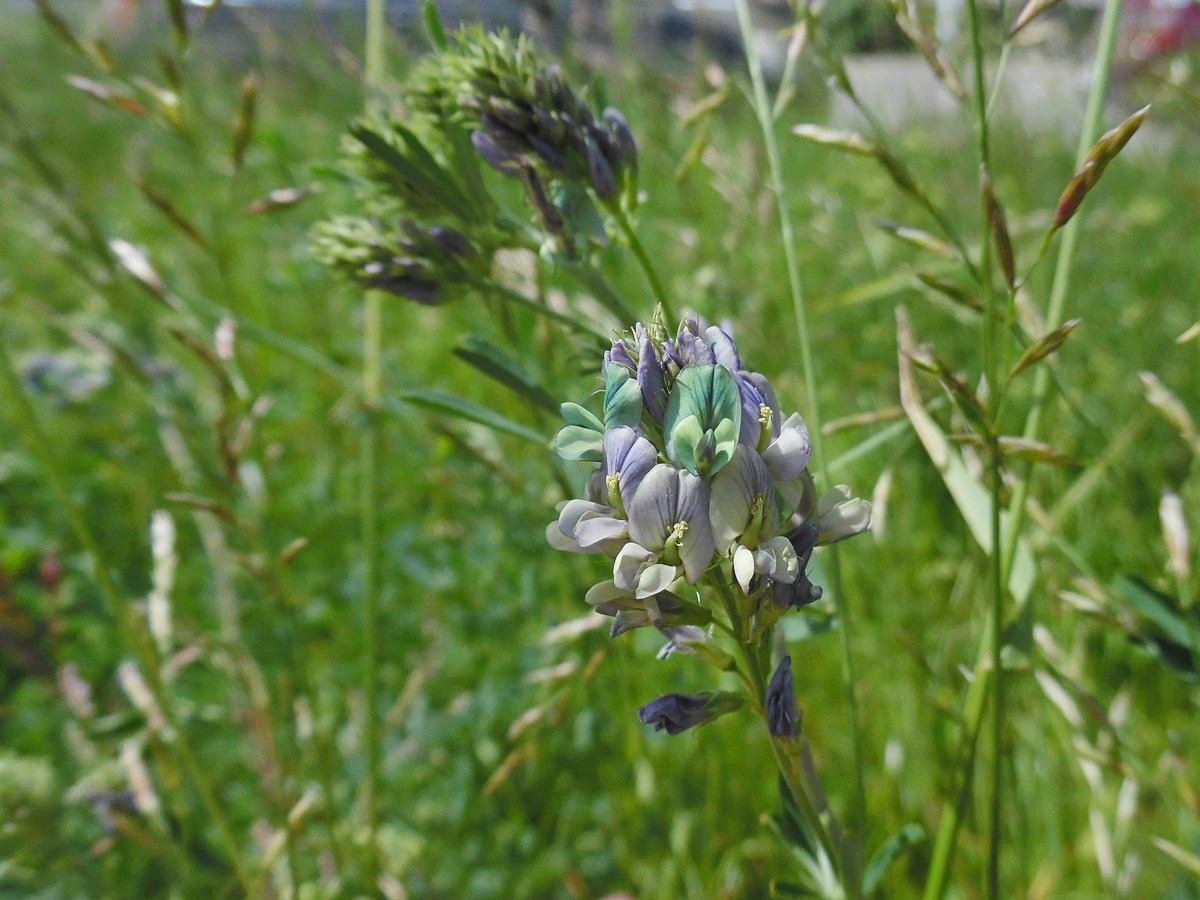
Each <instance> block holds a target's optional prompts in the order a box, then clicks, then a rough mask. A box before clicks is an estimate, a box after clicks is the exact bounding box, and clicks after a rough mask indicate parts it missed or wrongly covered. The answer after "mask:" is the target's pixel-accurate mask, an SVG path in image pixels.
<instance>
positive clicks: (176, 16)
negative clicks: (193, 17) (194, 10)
mask: <svg viewBox="0 0 1200 900" xmlns="http://www.w3.org/2000/svg"><path fill="white" fill-rule="evenodd" d="M167 14H168V15H169V16H170V17H171V31H172V32H174V34H175V43H177V44H178V45H179V46H180V47H183V46H186V45H187V42H188V23H187V10H186V9H185V8H184V5H183V0H167Z"/></svg>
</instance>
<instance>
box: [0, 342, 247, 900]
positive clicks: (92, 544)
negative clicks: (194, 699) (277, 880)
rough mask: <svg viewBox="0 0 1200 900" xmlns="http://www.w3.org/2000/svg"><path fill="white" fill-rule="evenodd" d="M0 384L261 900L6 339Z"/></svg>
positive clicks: (174, 747)
mask: <svg viewBox="0 0 1200 900" xmlns="http://www.w3.org/2000/svg"><path fill="white" fill-rule="evenodd" d="M0 380H3V381H4V386H5V388H6V389H7V391H8V393H9V395H10V399H11V401H12V408H13V409H14V410H15V412H16V418H17V424H18V426H19V428H20V430H21V431H22V432H23V433H24V434H26V435H27V436H28V437H29V438H30V439H31V440H32V441H33V442H34V445H35V446H36V450H37V453H38V454H39V456H40V457H41V463H42V466H43V468H44V470H45V473H46V477H47V479H48V480H49V481H50V486H51V488H52V489H53V491H54V492H55V493H56V494H57V495H58V501H59V504H60V506H61V508H62V510H63V512H64V514H65V515H66V517H67V521H68V522H69V523H70V526H71V530H72V531H74V532H75V537H76V539H77V540H78V541H79V543H80V545H82V547H83V549H84V551H85V552H86V553H87V554H88V555H89V556H90V557H91V558H92V567H93V575H94V577H95V579H96V585H97V586H98V587H99V588H100V593H101V595H102V596H103V597H104V600H105V603H106V604H107V606H108V612H109V614H110V615H111V616H112V617H113V618H114V619H116V621H117V623H118V626H119V630H120V633H121V637H122V639H123V642H124V643H125V644H126V645H128V646H129V647H130V648H131V649H132V650H133V652H134V655H135V656H136V657H137V660H138V666H139V668H140V670H141V673H142V675H143V676H144V677H145V679H146V682H147V685H148V686H149V688H150V691H151V692H152V694H153V697H154V700H155V702H156V703H157V704H158V707H159V709H160V710H161V711H162V715H163V719H164V721H165V723H166V728H165V729H164V730H165V733H166V734H172V735H174V737H173V738H170V739H165V738H164V740H163V743H164V744H165V745H166V746H167V747H168V748H169V749H170V751H171V752H172V753H173V754H174V756H175V757H176V759H177V760H178V762H179V763H180V765H181V766H182V767H183V768H184V769H185V770H186V771H187V773H188V777H189V778H190V779H191V780H192V783H193V784H194V785H195V787H196V790H197V791H198V792H199V794H200V800H201V802H202V803H203V804H204V807H205V809H206V810H207V812H208V814H209V816H210V817H211V818H212V820H213V823H214V824H215V825H216V826H217V832H218V833H219V835H220V837H221V843H222V844H223V845H224V846H225V851H226V853H227V854H228V855H229V860H230V863H231V864H232V865H233V868H234V872H235V873H236V875H237V879H238V882H239V883H240V884H241V887H242V890H243V891H244V892H245V894H246V896H247V897H253V896H256V895H257V891H256V890H255V886H254V882H253V880H252V879H251V877H250V873H249V872H248V871H247V870H246V868H245V866H244V865H243V863H242V858H241V852H240V851H239V849H238V844H237V839H236V838H235V837H234V832H233V828H232V827H231V826H230V824H229V820H228V819H227V818H226V817H225V814H224V812H223V811H222V808H221V806H220V804H219V803H217V800H216V794H215V793H214V792H213V789H212V784H211V782H210V781H209V780H208V777H207V776H206V775H205V773H204V770H203V769H201V767H200V766H199V765H198V764H197V762H196V757H195V755H194V754H193V753H192V750H191V747H190V745H189V744H188V742H187V739H186V737H185V736H184V734H183V731H182V729H181V728H180V727H179V726H178V725H177V724H176V723H175V722H174V717H173V715H172V710H171V706H170V704H169V702H168V699H167V697H166V695H165V694H164V692H163V689H162V681H161V678H160V673H159V667H158V661H157V658H156V656H155V651H154V648H153V647H152V646H151V644H150V639H149V637H148V636H147V634H146V632H145V630H144V629H143V628H142V627H141V626H140V624H139V623H138V621H137V619H136V617H135V614H134V609H133V606H132V604H130V603H129V602H128V601H127V600H126V598H125V597H124V596H123V595H122V593H121V589H120V588H119V587H118V586H117V582H116V579H115V578H114V577H113V574H112V571H111V570H110V569H109V567H108V563H107V561H106V560H105V558H104V554H103V552H102V551H101V549H100V542H99V541H98V540H96V535H95V533H94V532H93V531H92V528H91V526H90V525H89V524H88V520H87V518H86V517H85V516H84V515H83V512H82V510H81V509H80V508H79V506H78V505H77V504H76V503H75V502H74V500H73V499H72V497H71V488H70V481H69V480H68V478H67V475H66V473H65V472H64V471H63V469H62V468H60V460H61V458H62V457H61V455H60V453H59V452H58V448H56V447H55V446H54V445H53V443H52V442H51V441H50V438H49V436H48V435H47V434H46V432H45V430H44V429H43V428H42V426H41V423H40V422H39V421H38V420H37V415H36V414H35V413H34V410H33V404H32V403H30V402H29V397H28V396H27V395H26V394H25V391H24V389H23V387H22V386H21V381H20V378H18V377H17V374H16V370H15V369H14V368H13V364H12V360H11V358H10V357H9V355H8V350H7V348H6V346H5V342H4V341H3V340H0Z"/></svg>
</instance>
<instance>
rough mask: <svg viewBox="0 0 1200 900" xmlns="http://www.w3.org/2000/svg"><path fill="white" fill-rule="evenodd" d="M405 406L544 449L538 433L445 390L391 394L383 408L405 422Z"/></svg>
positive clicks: (431, 389)
mask: <svg viewBox="0 0 1200 900" xmlns="http://www.w3.org/2000/svg"><path fill="white" fill-rule="evenodd" d="M405 404H411V405H413V406H420V407H423V408H425V409H430V410H433V411H434V412H438V413H442V414H443V415H448V416H454V417H456V418H459V419H465V420H466V421H468V422H475V423H476V424H478V425H484V426H486V427H488V428H491V429H493V430H494V431H499V432H502V433H504V434H510V435H512V436H513V437H519V438H522V439H523V440H526V441H529V442H530V443H533V444H537V445H538V446H539V447H545V446H546V438H545V435H541V434H538V433H537V432H536V431H534V430H533V429H531V428H526V427H525V426H524V425H520V424H518V423H517V422H514V421H512V420H511V419H508V418H506V417H504V416H502V415H500V414H499V413H497V412H495V411H494V410H491V409H488V408H487V407H486V406H480V405H479V404H478V403H473V402H472V401H470V400H467V399H466V398H464V397H459V396H458V395H457V394H451V393H449V392H447V391H439V390H436V389H434V388H412V389H409V390H405V391H400V392H399V393H398V394H396V395H395V397H394V400H393V401H390V402H388V403H387V404H386V408H387V409H388V411H389V412H392V413H394V414H395V415H397V416H400V417H401V418H404V419H407V418H408V417H409V416H410V415H411V412H410V410H409V408H408V407H407V406H406V405H405Z"/></svg>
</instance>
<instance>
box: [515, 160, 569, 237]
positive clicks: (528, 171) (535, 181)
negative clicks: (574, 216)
mask: <svg viewBox="0 0 1200 900" xmlns="http://www.w3.org/2000/svg"><path fill="white" fill-rule="evenodd" d="M521 175H522V177H523V178H524V179H525V186H526V187H527V188H528V189H529V199H530V201H531V202H532V203H533V206H534V209H536V210H537V214H538V218H539V219H540V220H541V222H542V227H543V228H545V229H546V230H547V231H548V232H550V233H551V234H562V231H563V218H562V214H561V213H559V211H558V207H557V206H555V205H554V204H553V203H552V202H551V200H550V197H549V196H548V195H547V194H546V187H545V185H543V184H542V179H541V178H539V177H538V173H537V172H535V171H534V169H533V166H532V165H530V164H529V163H526V164H525V165H524V166H522V168H521Z"/></svg>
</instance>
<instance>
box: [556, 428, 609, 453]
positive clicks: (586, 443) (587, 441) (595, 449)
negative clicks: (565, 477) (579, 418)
mask: <svg viewBox="0 0 1200 900" xmlns="http://www.w3.org/2000/svg"><path fill="white" fill-rule="evenodd" d="M554 452H555V453H557V454H558V455H559V456H560V457H561V458H562V459H565V460H569V461H571V462H579V461H585V462H600V460H601V459H603V458H604V435H603V434H601V433H600V432H598V431H593V430H592V429H591V428H584V427H582V426H579V425H567V426H566V427H564V428H561V429H559V432H558V434H556V435H555V436H554Z"/></svg>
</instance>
